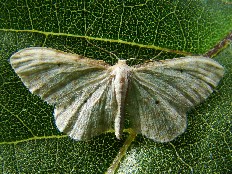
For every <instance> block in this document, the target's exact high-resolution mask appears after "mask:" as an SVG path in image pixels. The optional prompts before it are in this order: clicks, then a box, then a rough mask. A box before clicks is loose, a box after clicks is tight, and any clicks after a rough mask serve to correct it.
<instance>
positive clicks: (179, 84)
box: [126, 56, 224, 142]
mask: <svg viewBox="0 0 232 174" xmlns="http://www.w3.org/2000/svg"><path fill="white" fill-rule="evenodd" d="M223 73H224V70H223V67H222V66H221V65H220V64H218V63H217V62H216V61H214V60H212V59H210V58H205V57H198V56H193V57H190V56H189V57H183V58H176V59H171V60H164V61H154V62H149V63H145V64H144V65H141V66H140V65H139V66H135V67H134V69H133V70H132V73H131V79H130V80H131V81H130V86H129V89H128V96H127V100H126V104H127V105H126V112H127V114H128V116H129V117H128V119H129V120H130V122H131V127H132V128H133V129H134V130H136V132H137V133H141V134H143V135H145V136H146V137H148V138H150V139H153V140H154V141H158V142H168V141H171V140H173V139H174V138H176V137H177V136H178V135H180V134H181V133H183V132H184V131H185V129H186V125H187V118H186V112H187V111H188V110H189V109H190V108H192V107H193V106H195V105H197V104H199V103H200V102H202V101H204V100H205V99H206V98H207V97H208V96H209V95H210V94H211V93H212V92H213V88H214V87H216V86H217V84H218V82H219V81H220V79H221V78H222V76H223Z"/></svg>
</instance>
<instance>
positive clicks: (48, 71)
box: [10, 47, 116, 140]
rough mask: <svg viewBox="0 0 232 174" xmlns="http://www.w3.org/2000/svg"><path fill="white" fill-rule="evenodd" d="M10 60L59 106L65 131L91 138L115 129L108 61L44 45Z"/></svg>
mask: <svg viewBox="0 0 232 174" xmlns="http://www.w3.org/2000/svg"><path fill="white" fill-rule="evenodd" d="M10 62H11V65H12V67H13V68H14V70H15V72H16V73H17V74H18V75H19V77H20V78H21V80H22V81H23V83H24V85H25V86H26V87H28V88H29V90H30V91H31V92H32V93H33V94H37V95H39V96H40V97H41V98H42V99H43V100H45V101H47V102H48V103H49V104H54V105H55V110H54V117H55V122H56V125H57V127H58V129H59V130H60V131H61V132H64V133H66V134H68V135H69V136H70V137H71V138H73V139H76V140H88V139H90V138H91V137H93V136H96V135H99V134H101V133H102V132H105V131H107V130H109V129H112V128H113V124H114V117H115V114H116V113H115V112H116V111H115V109H116V106H115V105H116V103H115V94H114V91H113V88H112V81H111V79H110V74H109V71H108V67H109V65H107V64H106V63H104V62H102V61H97V60H92V59H88V58H84V57H81V56H79V55H76V54H69V53H65V52H62V51H58V50H54V49H49V48H41V47H32V48H26V49H23V50H21V51H19V52H17V53H15V54H14V55H13V56H12V57H11V59H10ZM96 115H97V116H96Z"/></svg>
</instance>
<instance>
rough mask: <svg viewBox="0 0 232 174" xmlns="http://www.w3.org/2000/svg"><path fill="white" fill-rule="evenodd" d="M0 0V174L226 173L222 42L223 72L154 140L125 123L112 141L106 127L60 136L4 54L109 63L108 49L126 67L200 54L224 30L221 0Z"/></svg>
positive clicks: (227, 19) (226, 10)
mask: <svg viewBox="0 0 232 174" xmlns="http://www.w3.org/2000/svg"><path fill="white" fill-rule="evenodd" d="M0 5H1V10H0V171H1V173H104V172H110V171H111V172H118V173H230V172H231V162H232V158H231V150H230V147H231V144H232V143H231V130H230V124H231V115H232V103H231V101H232V97H231V96H232V89H231V83H232V82H231V81H232V76H231V70H232V63H231V59H232V48H231V46H230V47H228V48H227V49H226V50H224V51H223V52H221V53H220V54H219V55H218V56H217V57H216V60H217V61H218V62H219V63H220V64H222V65H223V66H224V67H225V69H226V74H225V76H224V78H223V80H222V81H221V83H220V85H219V86H218V88H217V89H216V91H215V92H214V93H213V94H212V95H211V96H210V97H209V98H208V99H207V100H206V102H204V103H202V104H201V105H199V106H198V107H196V108H195V109H193V110H192V111H190V112H189V113H188V128H187V131H186V132H185V133H184V134H182V135H181V136H179V137H178V138H177V139H176V140H174V141H172V142H170V143H163V144H162V143H156V142H153V141H152V140H149V139H146V138H145V137H142V136H141V135H137V136H136V135H134V133H133V131H131V130H130V129H126V130H125V135H124V138H123V139H122V140H121V141H119V140H117V139H116V138H115V136H114V133H112V132H109V133H106V134H102V135H100V136H98V137H95V138H93V139H92V140H90V141H88V142H77V141H74V140H72V139H70V138H69V137H67V136H66V135H63V134H62V133H60V132H59V131H58V130H57V129H56V126H55V124H54V118H53V107H52V106H49V105H48V104H46V103H45V102H43V101H42V100H41V99H40V98H39V97H37V96H34V95H32V94H31V93H30V92H29V91H28V89H26V87H25V86H24V85H23V84H22V82H21V81H20V79H19V78H18V76H17V75H16V74H15V72H14V71H13V69H12V68H11V66H10V64H9V61H8V60H9V57H10V56H11V55H12V54H13V53H15V52H16V51H18V50H20V49H23V48H26V47H32V46H43V47H51V48H55V49H59V50H64V51H67V52H74V53H77V54H80V55H84V56H86V57H90V58H93V59H101V60H104V61H106V62H108V63H110V64H114V63H115V62H116V58H114V57H112V56H111V55H110V54H109V53H108V52H113V53H114V54H116V55H117V56H118V57H120V58H125V59H128V60H129V62H130V64H131V65H132V64H136V63H139V62H143V61H144V60H148V59H151V58H154V57H156V56H157V55H159V56H158V57H156V58H157V59H166V58H173V57H180V56H182V55H191V54H204V53H205V52H207V51H209V50H210V49H212V48H213V47H214V46H215V45H216V44H217V43H219V42H220V41H222V40H223V38H224V37H225V36H226V35H227V34H228V33H229V32H230V31H231V29H232V13H231V11H232V7H231V4H230V3H228V2H227V1H210V2H209V1H203V0H201V1H200V0H199V1H195V0H192V1H190V0H187V1H185V0H181V1H165V0H162V1H158V2H156V1H154V2H153V1H148V0H146V1H145V0H144V1H143V0H139V1H138V0H128V1H93V0H92V1H87V0H85V1H84V0H83V1H63V0H59V1H53V0H45V1H40V0H37V1H32V0H27V1H22V0H17V1H13V0H8V1H1V2H0ZM99 47H100V48H101V49H99ZM103 50H107V51H108V52H107V51H103ZM130 58H134V59H130ZM116 170H117V171H116Z"/></svg>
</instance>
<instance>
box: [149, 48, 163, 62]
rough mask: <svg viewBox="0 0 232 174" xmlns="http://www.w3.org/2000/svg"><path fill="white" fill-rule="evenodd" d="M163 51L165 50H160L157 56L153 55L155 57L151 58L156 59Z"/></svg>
mask: <svg viewBox="0 0 232 174" xmlns="http://www.w3.org/2000/svg"><path fill="white" fill-rule="evenodd" d="M162 53H163V50H162V51H160V52H159V53H158V54H157V55H156V56H155V57H153V58H151V59H150V60H154V59H156V58H157V57H159V56H160V55H161V54H162Z"/></svg>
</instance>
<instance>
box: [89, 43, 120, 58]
mask: <svg viewBox="0 0 232 174" xmlns="http://www.w3.org/2000/svg"><path fill="white" fill-rule="evenodd" d="M86 41H87V42H88V44H90V45H92V46H94V47H96V48H98V49H99V50H102V51H104V52H106V53H108V54H110V55H113V56H114V57H115V58H116V59H117V60H120V59H119V58H118V56H116V54H114V53H112V52H110V51H107V50H105V49H103V48H101V47H99V46H97V45H95V44H93V43H91V42H90V41H89V40H88V39H86Z"/></svg>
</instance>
